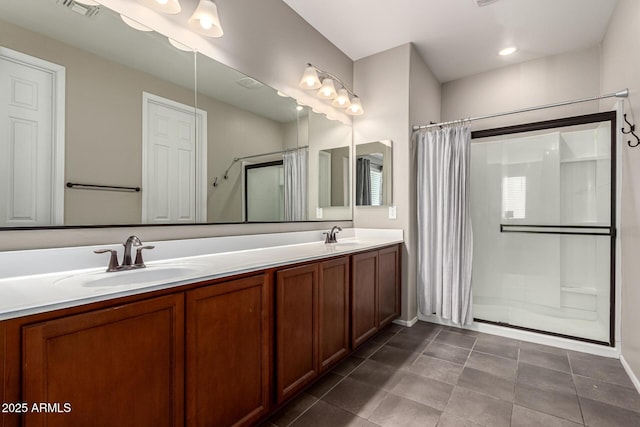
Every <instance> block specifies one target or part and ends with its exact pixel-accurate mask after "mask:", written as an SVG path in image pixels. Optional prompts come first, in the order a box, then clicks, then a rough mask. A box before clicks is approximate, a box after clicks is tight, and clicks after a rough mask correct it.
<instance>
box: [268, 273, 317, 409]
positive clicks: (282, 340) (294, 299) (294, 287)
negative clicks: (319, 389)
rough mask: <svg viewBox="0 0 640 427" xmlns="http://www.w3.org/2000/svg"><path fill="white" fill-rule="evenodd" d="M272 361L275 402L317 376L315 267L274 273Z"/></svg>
mask: <svg viewBox="0 0 640 427" xmlns="http://www.w3.org/2000/svg"><path fill="white" fill-rule="evenodd" d="M276 360H277V362H276V397H277V401H278V403H282V402H284V401H285V400H287V399H288V398H289V397H290V396H292V395H294V394H296V393H297V392H298V391H300V390H302V389H303V388H304V387H305V386H307V385H308V384H309V383H311V382H312V381H313V380H314V379H315V378H316V376H317V375H318V370H319V365H318V264H308V265H303V266H301V267H293V268H287V269H284V270H280V271H278V272H277V273H276Z"/></svg>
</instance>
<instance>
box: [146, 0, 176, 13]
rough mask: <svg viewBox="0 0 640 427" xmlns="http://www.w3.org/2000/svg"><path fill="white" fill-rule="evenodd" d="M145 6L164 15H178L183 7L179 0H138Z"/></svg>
mask: <svg viewBox="0 0 640 427" xmlns="http://www.w3.org/2000/svg"><path fill="white" fill-rule="evenodd" d="M138 1H139V2H140V3H142V4H143V5H145V6H148V7H150V8H151V9H153V10H156V11H158V12H162V13H168V14H171V15H176V14H178V13H180V11H181V10H182V7H180V3H179V2H178V0H138Z"/></svg>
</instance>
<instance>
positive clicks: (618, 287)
mask: <svg viewBox="0 0 640 427" xmlns="http://www.w3.org/2000/svg"><path fill="white" fill-rule="evenodd" d="M623 114H624V102H623V101H622V100H618V102H616V130H617V131H616V153H615V154H616V195H615V197H616V217H615V221H616V222H615V227H616V238H615V239H616V265H615V273H616V279H615V283H614V286H615V295H614V297H615V305H616V306H615V314H614V318H615V329H614V333H615V346H616V348H618V349H621V345H622V342H621V340H620V338H621V337H622V233H621V225H622V165H623V162H622V144H623V143H624V140H623V138H622V132H621V129H622V128H623V127H624V121H623ZM612 142H613V141H612Z"/></svg>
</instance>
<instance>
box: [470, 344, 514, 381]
mask: <svg viewBox="0 0 640 427" xmlns="http://www.w3.org/2000/svg"><path fill="white" fill-rule="evenodd" d="M465 366H467V367H469V368H474V369H478V370H480V371H485V372H488V373H490V374H493V375H496V376H498V377H501V378H504V379H507V380H511V381H515V379H516V368H517V366H518V363H517V362H516V361H515V360H512V359H505V358H504V357H498V356H492V355H490V354H484V353H478V352H476V351H472V352H471V354H470V355H469V360H467V364H466V365H465Z"/></svg>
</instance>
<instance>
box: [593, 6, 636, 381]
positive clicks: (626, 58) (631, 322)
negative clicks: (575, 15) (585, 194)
mask: <svg viewBox="0 0 640 427" xmlns="http://www.w3.org/2000/svg"><path fill="white" fill-rule="evenodd" d="M639 50H640V2H638V1H637V0H620V1H619V3H618V6H617V7H616V9H615V11H614V13H613V16H612V17H611V21H610V22H609V27H608V30H607V33H606V34H605V37H604V40H603V41H602V91H603V93H609V92H615V91H618V90H620V89H622V88H625V87H628V88H629V91H630V96H629V98H628V100H627V101H625V112H626V113H628V114H629V117H630V119H631V120H630V121H631V122H632V123H636V124H638V120H640V59H638V55H637V52H638V51H639ZM627 139H628V138H627V137H626V136H625V137H624V138H623V141H622V161H621V163H622V165H621V167H622V212H621V215H622V220H621V224H620V230H619V233H618V235H619V236H620V240H621V244H622V301H621V303H622V325H621V329H622V330H621V332H622V337H621V340H622V355H623V357H624V359H625V361H626V362H627V363H628V364H629V366H630V367H631V369H632V370H633V372H634V373H635V375H636V378H638V377H640V333H638V325H640V310H638V305H640V283H639V282H640V263H638V261H637V256H638V248H639V247H640V148H630V147H628V146H627V143H626V141H627Z"/></svg>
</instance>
